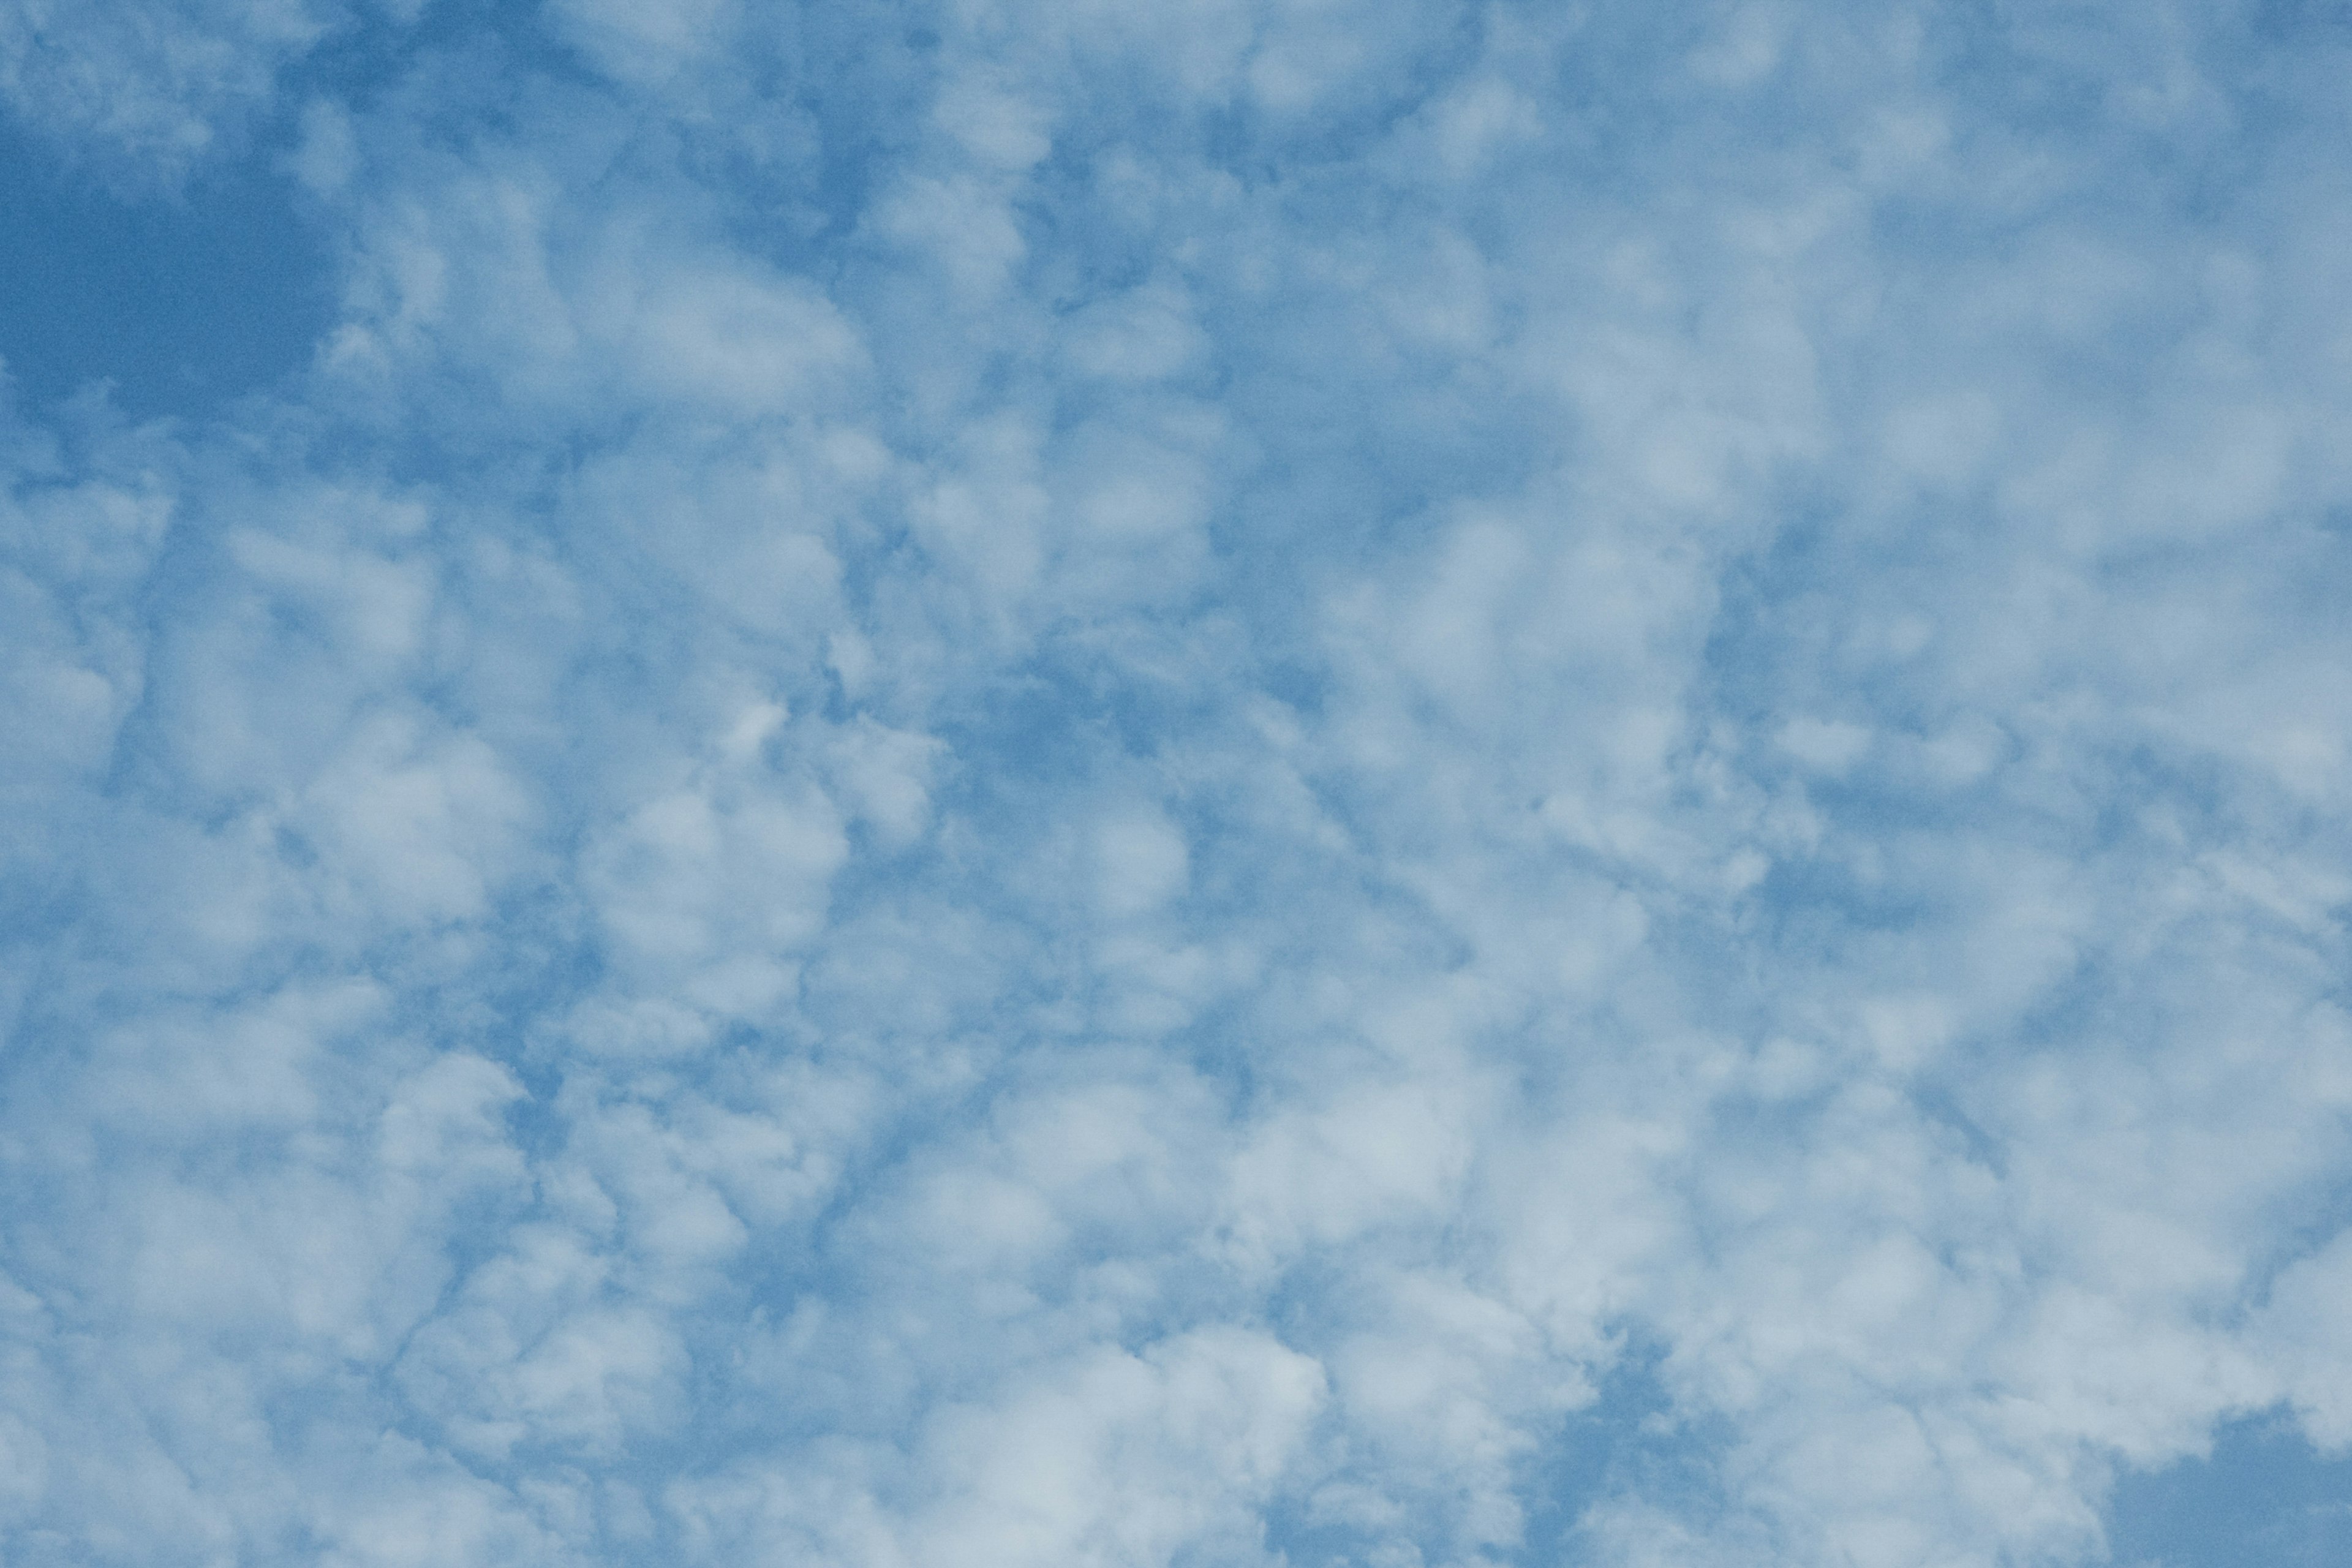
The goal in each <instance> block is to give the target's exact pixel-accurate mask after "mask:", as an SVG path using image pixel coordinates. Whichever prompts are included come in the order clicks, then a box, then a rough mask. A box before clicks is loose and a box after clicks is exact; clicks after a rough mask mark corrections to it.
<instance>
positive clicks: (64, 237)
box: [0, 126, 335, 418]
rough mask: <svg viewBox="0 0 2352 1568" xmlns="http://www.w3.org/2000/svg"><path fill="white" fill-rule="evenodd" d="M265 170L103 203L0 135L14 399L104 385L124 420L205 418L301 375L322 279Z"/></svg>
mask: <svg viewBox="0 0 2352 1568" xmlns="http://www.w3.org/2000/svg"><path fill="white" fill-rule="evenodd" d="M273 162H274V160H272V159H270V158H268V157H266V156H258V155H256V156H248V157H247V158H245V159H242V160H239V161H236V162H234V163H215V164H207V165H205V167H204V168H203V169H202V170H201V171H200V172H198V173H197V174H195V175H194V177H192V178H191V179H190V180H189V181H188V182H187V183H186V184H184V186H181V187H179V188H176V189H172V190H166V191H160V192H157V191H148V192H137V191H132V192H129V193H125V194H117V192H116V191H114V190H110V189H109V188H108V186H107V184H104V183H102V182H100V181H99V180H97V179H94V178H91V177H89V175H88V174H80V173H78V172H77V171H76V170H75V169H74V168H73V167H72V166H71V165H70V164H68V163H66V162H65V161H64V160H63V159H62V158H61V157H60V156H59V154H58V153H57V152H56V151H55V150H54V149H53V148H51V147H48V146H45V145H42V144H40V143H37V142H34V141H32V140H31V139H30V138H29V137H28V136H27V135H26V133H25V132H24V131H22V130H21V129H19V128H16V127H13V126H10V127H5V129H0V215H5V216H0V278H5V279H6V285H5V289H0V360H5V363H6V367H7V373H8V376H9V379H10V381H11V382H12V383H13V384H14V385H15V387H16V395H17V396H18V397H19V398H21V399H23V400H25V401H26V402H27V403H29V404H32V405H37V406H46V405H54V404H56V403H58V402H59V401H61V400H63V399H66V398H68V397H71V396H73V395H76V394H78V393H80V392H82V391H83V390H84V389H85V388H87V387H89V385H90V384H92V383H97V382H105V383H109V384H110V395H111V397H112V400H113V402H114V404H115V405H116V406H117V407H119V408H120V409H121V410H122V411H123V412H124V413H125V414H126V415H129V416H131V417H133V418H151V417H154V416H161V415H182V416H191V417H205V416H212V415H215V414H217V413H219V412H220V411H221V410H222V409H223V408H224V407H225V405H227V404H228V403H230V402H232V401H234V400H235V399H236V398H237V397H239V396H242V395H245V394H247V393H249V392H254V391H257V390H260V389H264V388H267V387H268V386H271V385H273V384H276V383H277V382H278V381H279V380H281V379H282V378H284V377H285V376H287V375H288V374H290V373H293V372H295V371H298V370H299V369H300V368H301V367H302V365H303V364H304V363H307V362H308V360H309V359H310V353H311V350H312V348H313V346H314V344H315V343H316V342H317V340H318V337H319V334H320V332H321V331H323V330H324V329H325V328H326V326H327V325H328V324H329V322H330V321H331V320H332V312H333V308H334V303H335V279H334V276H333V273H332V271H331V265H330V244H329V239H328V237H327V235H326V234H325V233H323V232H322V231H321V229H320V226H319V225H318V224H317V223H315V222H312V223H305V222H304V221H303V218H302V216H300V213H299V210H298V207H297V205H296V200H295V195H296V193H295V190H294V188H293V182H292V180H291V179H290V178H289V177H288V176H287V175H285V174H282V173H279V172H278V171H277V170H276V169H275V168H273V167H272V163H273Z"/></svg>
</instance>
